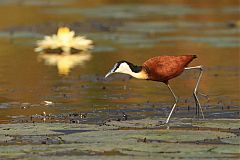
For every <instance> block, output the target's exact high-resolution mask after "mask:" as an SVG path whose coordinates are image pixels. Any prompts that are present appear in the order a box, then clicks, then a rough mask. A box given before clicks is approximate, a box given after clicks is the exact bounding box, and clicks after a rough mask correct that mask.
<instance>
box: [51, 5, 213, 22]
mask: <svg viewBox="0 0 240 160" xmlns="http://www.w3.org/2000/svg"><path fill="white" fill-rule="evenodd" d="M46 12H47V13H51V14H81V15H86V16H91V17H103V18H124V19H126V18H127V19H132V18H138V17H147V16H158V15H164V16H166V15H169V16H179V15H186V14H207V13H210V12H211V9H203V8H200V9H199V8H193V7H190V6H184V5H159V4H156V5H133V4H128V5H127V4H125V5H105V6H98V7H95V8H60V9H59V8H58V9H50V10H47V11H46Z"/></svg>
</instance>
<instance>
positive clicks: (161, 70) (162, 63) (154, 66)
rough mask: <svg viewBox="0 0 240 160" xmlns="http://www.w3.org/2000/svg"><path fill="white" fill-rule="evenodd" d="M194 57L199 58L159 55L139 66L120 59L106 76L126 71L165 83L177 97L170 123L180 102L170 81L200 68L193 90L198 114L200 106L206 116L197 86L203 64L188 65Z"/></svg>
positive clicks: (135, 75) (129, 73) (134, 75)
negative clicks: (183, 73)
mask: <svg viewBox="0 0 240 160" xmlns="http://www.w3.org/2000/svg"><path fill="white" fill-rule="evenodd" d="M194 58H197V56H196V55H182V56H158V57H153V58H151V59H149V60H147V61H145V62H144V63H143V65H142V66H137V65H134V64H132V63H130V62H127V61H119V62H117V63H116V64H115V65H114V67H113V68H112V69H111V70H110V71H109V72H108V73H107V74H106V76H105V78H106V77H108V76H109V75H111V74H113V73H124V74H128V75H131V76H132V77H135V78H137V79H145V80H152V81H158V82H163V83H165V84H166V85H167V86H168V88H169V90H170V91H171V93H172V95H173V97H174V99H175V103H174V104H173V107H172V110H171V112H170V113H169V115H168V118H167V120H166V122H165V123H168V122H169V120H170V117H171V115H172V113H173V111H174V108H175V106H176V104H177V102H178V98H177V97H176V95H175V94H174V92H173V90H172V89H171V87H170V85H169V83H168V81H169V80H170V79H172V78H174V77H177V76H179V75H180V74H181V73H182V72H183V71H184V70H191V69H199V70H200V73H199V77H198V80H197V83H196V86H195V88H194V91H193V96H194V99H195V103H196V114H199V108H200V109H201V113H202V116H203V118H204V115H203V111H202V108H201V105H200V103H199V100H198V97H197V88H198V85H199V82H200V79H201V77H202V73H203V69H202V66H195V67H188V64H189V63H190V62H191V61H192V60H193V59H194Z"/></svg>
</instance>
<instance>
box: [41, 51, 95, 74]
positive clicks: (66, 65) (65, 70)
mask: <svg viewBox="0 0 240 160" xmlns="http://www.w3.org/2000/svg"><path fill="white" fill-rule="evenodd" d="M91 57H92V55H91V53H90V52H89V51H88V52H87V51H84V52H80V53H76V54H49V53H42V54H39V55H38V61H40V62H41V61H44V63H45V64H46V65H49V66H57V68H58V73H59V74H60V75H68V74H69V72H70V70H71V69H72V68H74V67H75V66H77V65H84V64H85V62H86V61H89V60H90V59H91Z"/></svg>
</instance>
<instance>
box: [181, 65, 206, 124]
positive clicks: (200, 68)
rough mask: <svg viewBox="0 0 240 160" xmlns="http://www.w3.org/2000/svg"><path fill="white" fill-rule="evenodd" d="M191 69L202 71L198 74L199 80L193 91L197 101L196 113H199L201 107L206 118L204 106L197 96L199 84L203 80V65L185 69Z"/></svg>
mask: <svg viewBox="0 0 240 160" xmlns="http://www.w3.org/2000/svg"><path fill="white" fill-rule="evenodd" d="M190 69H199V70H200V73H199V76H198V80H197V83H196V86H195V88H194V91H193V97H194V99H195V103H196V113H197V114H198V115H199V109H200V110H201V113H202V117H203V119H204V114H203V110H202V106H201V105H200V102H199V99H198V97H197V89H198V85H199V83H200V80H201V77H202V74H203V67H202V66H195V67H187V68H185V70H190Z"/></svg>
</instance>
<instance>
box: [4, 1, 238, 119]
mask: <svg viewBox="0 0 240 160" xmlns="http://www.w3.org/2000/svg"><path fill="white" fill-rule="evenodd" d="M194 2H195V1H194ZM237 5H238V2H237V1H233V0H231V1H230V0H229V1H224V0H222V1H219V0H212V1H201V2H200V1H199V2H195V3H193V1H176V0H172V1H170V2H169V3H164V2H161V1H143V0H142V1H140V2H139V1H131V3H129V2H127V1H118V2H116V1H114V0H103V1H100V0H95V1H91V2H85V1H74V0H70V1H67V0H59V1H53V0H48V1H47V0H44V1H40V0H13V1H7V0H2V1H0V19H1V21H0V123H9V122H11V121H12V120H16V119H18V118H24V117H29V116H32V115H36V114H42V113H43V112H46V114H51V115H55V116H56V117H58V116H60V115H65V114H69V113H73V112H79V113H85V114H87V117H86V118H85V119H83V121H89V122H90V121H98V120H102V119H105V118H106V117H113V118H114V117H121V116H122V112H125V114H127V115H128V116H129V118H141V117H147V116H160V117H166V115H167V114H168V113H169V111H170V109H171V105H172V102H173V100H172V97H171V94H170V93H169V91H168V88H167V87H166V86H165V85H164V84H162V83H157V82H150V81H141V80H136V79H130V78H129V77H128V76H124V75H116V76H113V77H111V78H109V79H108V80H105V79H104V75H105V74H106V73H107V72H108V71H109V69H110V68H111V67H112V66H113V64H114V63H115V62H116V61H119V60H128V61H130V62H132V63H135V64H141V63H143V62H144V61H145V60H147V59H148V58H150V57H153V56H158V55H181V54H197V55H198V59H196V60H194V61H193V62H192V63H191V66H194V65H200V64H201V65H204V66H205V71H204V75H203V78H202V81H201V84H200V91H201V92H202V93H205V94H208V95H209V99H206V98H204V97H201V96H199V97H200V101H201V102H202V105H203V106H204V112H205V113H206V116H207V117H208V118H222V117H226V118H238V117H239V105H240V100H239V96H240V95H239V94H240V89H239V88H240V82H239V71H240V65H239V63H240V62H239V59H240V51H239V49H240V46H239V45H240V42H239V37H240V34H239V27H240V24H239V23H240V22H239V21H240V10H239V8H238V7H237ZM58 26H68V27H70V28H71V29H73V30H75V31H76V33H77V34H80V35H85V36H87V37H88V38H89V39H92V40H93V41H94V43H95V48H94V49H93V50H92V51H91V52H90V53H85V54H82V55H79V56H78V55H75V57H67V58H66V57H61V56H60V57H58V58H56V57H53V56H45V57H41V56H39V55H38V54H37V53H35V52H34V48H35V42H36V40H38V39H41V38H43V36H44V35H51V34H53V33H55V32H56V30H57V27H58ZM64 58H66V59H64ZM57 59H58V61H57ZM61 60H62V61H61ZM50 61H55V62H54V63H51V64H50ZM59 61H61V62H63V63H61V62H59ZM196 77H197V73H194V71H189V72H186V73H184V74H182V75H181V76H180V77H178V78H176V79H174V80H172V81H170V84H171V85H172V88H173V89H174V91H175V93H176V94H177V95H178V96H180V98H181V101H180V103H179V105H178V106H179V107H178V110H177V111H176V112H175V114H174V115H173V116H177V117H194V103H193V98H192V97H191V96H192V90H193V87H194V84H195V82H196ZM46 100H47V101H52V102H54V104H55V105H53V106H46V105H44V101H46ZM189 113H190V114H189ZM58 118H59V117H58ZM58 118H56V119H58Z"/></svg>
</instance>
